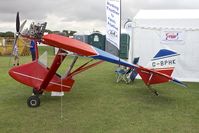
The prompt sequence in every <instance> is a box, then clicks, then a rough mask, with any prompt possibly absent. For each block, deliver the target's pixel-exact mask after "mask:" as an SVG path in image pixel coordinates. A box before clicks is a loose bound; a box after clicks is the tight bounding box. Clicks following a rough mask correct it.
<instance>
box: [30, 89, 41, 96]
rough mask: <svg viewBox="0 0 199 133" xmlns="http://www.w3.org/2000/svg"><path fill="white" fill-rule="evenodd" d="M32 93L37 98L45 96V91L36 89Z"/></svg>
mask: <svg viewBox="0 0 199 133" xmlns="http://www.w3.org/2000/svg"><path fill="white" fill-rule="evenodd" d="M32 92H33V94H34V95H35V96H40V95H42V94H43V91H39V90H37V89H35V88H33V90H32Z"/></svg>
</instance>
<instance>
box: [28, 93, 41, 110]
mask: <svg viewBox="0 0 199 133" xmlns="http://www.w3.org/2000/svg"><path fill="white" fill-rule="evenodd" d="M27 104H28V106H29V107H33V108H34V107H38V106H39V105H40V98H39V97H38V96H30V97H29V98H28V100H27Z"/></svg>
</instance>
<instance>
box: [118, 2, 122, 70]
mask: <svg viewBox="0 0 199 133" xmlns="http://www.w3.org/2000/svg"><path fill="white" fill-rule="evenodd" d="M121 20H122V0H120V20H119V21H120V22H119V23H120V25H119V47H118V57H119V67H120V45H121V33H122V30H121V27H122V23H121Z"/></svg>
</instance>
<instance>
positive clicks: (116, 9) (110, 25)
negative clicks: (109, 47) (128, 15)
mask: <svg viewBox="0 0 199 133" xmlns="http://www.w3.org/2000/svg"><path fill="white" fill-rule="evenodd" d="M120 4H121V3H120V0H107V1H106V40H107V41H109V42H110V43H111V44H113V45H114V46H116V47H117V48H118V49H119V48H120V30H121V29H120V25H121V24H120V23H121V20H120V18H121V17H120V15H121V12H120V10H121V9H120Z"/></svg>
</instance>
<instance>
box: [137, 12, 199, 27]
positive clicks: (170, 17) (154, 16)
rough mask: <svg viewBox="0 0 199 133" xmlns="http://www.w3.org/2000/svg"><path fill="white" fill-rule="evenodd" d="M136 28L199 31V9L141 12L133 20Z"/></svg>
mask: <svg viewBox="0 0 199 133" xmlns="http://www.w3.org/2000/svg"><path fill="white" fill-rule="evenodd" d="M133 21H134V24H135V27H143V28H174V29H185V30H196V29H197V30H198V29H199V9H186V10H173V9H172V10H140V11H139V12H138V13H137V14H136V16H135V17H134V19H133Z"/></svg>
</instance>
